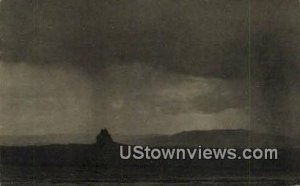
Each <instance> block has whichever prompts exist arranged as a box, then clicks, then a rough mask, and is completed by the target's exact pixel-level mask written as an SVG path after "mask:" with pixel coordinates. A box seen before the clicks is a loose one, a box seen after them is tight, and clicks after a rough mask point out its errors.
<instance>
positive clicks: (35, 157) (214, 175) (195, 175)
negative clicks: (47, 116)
mask: <svg viewBox="0 0 300 186" xmlns="http://www.w3.org/2000/svg"><path fill="white" fill-rule="evenodd" d="M0 152H1V169H0V171H1V183H2V184H4V185H18V184H21V185H26V184H27V185H47V184H49V185H52V184H60V185H61V184H62V185H72V184H75V183H76V184H79V185H80V184H82V185H85V184H87V183H89V184H90V185H98V184H100V183H101V185H105V184H112V185H114V184H118V183H124V184H128V185H131V184H133V183H136V184H137V183H139V184H138V185H153V184H154V185H156V184H162V185H167V184H175V183H176V184H177V185H180V184H182V185H199V184H200V183H201V184H204V185H218V184H221V185H222V184H224V185H243V184H245V185H248V184H249V183H251V184H253V185H261V184H263V185H295V184H299V183H300V153H299V150H297V149H281V150H280V153H279V160H252V161H248V160H188V159H186V160H133V159H129V160H122V159H121V158H120V156H119V144H117V143H109V144H106V145H102V146H99V145H98V144H91V145H47V146H25V147H1V148H0Z"/></svg>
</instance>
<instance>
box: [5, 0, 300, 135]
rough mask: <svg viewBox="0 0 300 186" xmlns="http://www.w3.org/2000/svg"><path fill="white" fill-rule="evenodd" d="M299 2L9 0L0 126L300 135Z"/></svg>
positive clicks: (21, 130)
mask: <svg viewBox="0 0 300 186" xmlns="http://www.w3.org/2000/svg"><path fill="white" fill-rule="evenodd" d="M249 2H250V4H249ZM299 8H300V5H299V2H298V1H296V0H295V1H294V0H289V1H286V0H285V1H280V0H274V1H258V0H257V1H255V0H252V1H248V0H240V1H236V0H231V1H223V0H200V1H199V0H180V1H179V0H178V1H177V0H162V1H156V0H130V1H129V0H128V1H127V0H125V1H122V2H119V1H115V0H102V1H96V0H72V1H71V0H65V1H59V0H45V1H37V0H23V1H19V0H2V2H1V4H0V30H1V32H0V47H1V48H0V49H1V61H0V85H1V89H0V135H43V134H58V133H59V134H60V133H62V134H64V133H71V134H75V133H98V131H100V129H101V128H103V127H106V128H108V129H109V131H110V132H111V133H119V134H172V133H176V132H181V131H188V130H211V129H240V128H243V129H251V130H256V131H266V132H270V133H275V134H284V135H291V136H293V135H296V134H297V133H298V132H299V126H298V123H299V116H298V111H299V100H300V97H299V95H298V92H299V85H298V84H299V69H300V65H299V49H300V48H299V43H300V42H299V25H300V24H299V21H300V20H299V19H300V17H299ZM249 16H250V17H249Z"/></svg>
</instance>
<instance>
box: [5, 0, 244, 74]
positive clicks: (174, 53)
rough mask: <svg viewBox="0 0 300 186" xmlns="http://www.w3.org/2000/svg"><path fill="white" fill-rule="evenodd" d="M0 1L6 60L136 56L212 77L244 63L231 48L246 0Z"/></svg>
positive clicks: (240, 31)
mask: <svg viewBox="0 0 300 186" xmlns="http://www.w3.org/2000/svg"><path fill="white" fill-rule="evenodd" d="M1 9H2V10H1V30H2V31H1V33H2V34H1V41H2V43H3V50H4V53H5V55H6V56H7V57H8V58H9V59H12V60H17V61H18V60H27V61H39V62H41V61H42V62H44V63H47V62H55V61H59V62H61V61H64V62H66V61H68V62H72V63H75V64H77V65H79V66H80V67H81V68H86V69H89V68H91V69H94V67H97V68H99V67H102V66H105V65H107V61H110V60H112V59H118V60H119V59H120V61H122V62H124V61H132V60H140V61H143V62H147V63H150V64H152V65H154V66H155V65H160V66H164V67H165V68H166V69H168V70H172V71H176V72H180V73H188V74H195V75H204V76H212V77H214V76H215V77H216V76H218V77H236V76H243V75H244V74H245V72H246V69H247V68H246V67H247V65H246V61H245V53H246V51H247V50H245V49H242V50H240V51H236V48H238V47H239V42H247V12H246V10H247V1H231V2H228V1H198V0H192V1H191V0H188V1H182V0H181V1H173V0H172V1H170V0H163V1H149V0H144V1H143V0H142V1H141V0H133V1H122V2H120V1H115V0H109V1H95V0H72V1H70V0H66V1H60V0H46V1H37V0H23V1H22V2H19V1H16V0H4V1H3V2H2V5H1ZM233 40H235V41H237V43H235V42H232V41H233Z"/></svg>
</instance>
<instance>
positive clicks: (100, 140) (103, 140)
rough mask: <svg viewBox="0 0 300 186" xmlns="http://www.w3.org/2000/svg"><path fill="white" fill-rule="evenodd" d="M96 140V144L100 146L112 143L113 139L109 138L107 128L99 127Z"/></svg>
mask: <svg viewBox="0 0 300 186" xmlns="http://www.w3.org/2000/svg"><path fill="white" fill-rule="evenodd" d="M96 140H97V141H96V144H97V145H98V146H100V147H103V146H105V145H107V144H112V143H113V139H112V138H111V135H110V134H109V132H108V130H107V129H101V131H100V133H99V134H98V135H97V137H96Z"/></svg>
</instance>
